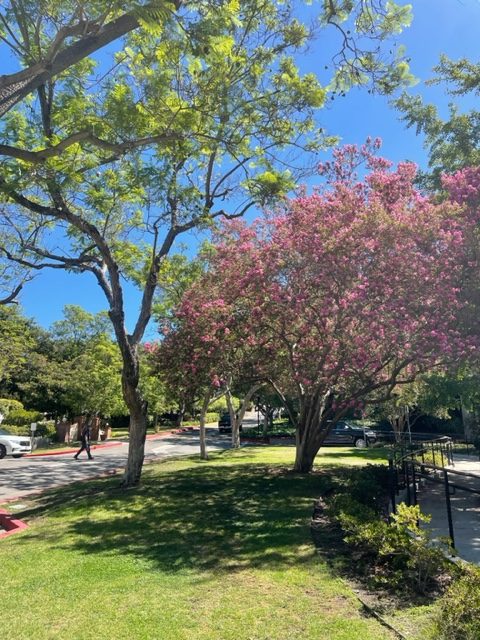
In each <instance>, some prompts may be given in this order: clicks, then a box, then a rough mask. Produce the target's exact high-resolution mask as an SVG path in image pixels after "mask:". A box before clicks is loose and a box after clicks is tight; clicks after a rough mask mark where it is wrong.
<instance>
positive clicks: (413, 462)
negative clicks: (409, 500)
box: [412, 459, 417, 505]
mask: <svg viewBox="0 0 480 640" xmlns="http://www.w3.org/2000/svg"><path fill="white" fill-rule="evenodd" d="M412 489H413V504H414V505H415V504H417V485H416V483H415V461H414V460H413V459H412Z"/></svg>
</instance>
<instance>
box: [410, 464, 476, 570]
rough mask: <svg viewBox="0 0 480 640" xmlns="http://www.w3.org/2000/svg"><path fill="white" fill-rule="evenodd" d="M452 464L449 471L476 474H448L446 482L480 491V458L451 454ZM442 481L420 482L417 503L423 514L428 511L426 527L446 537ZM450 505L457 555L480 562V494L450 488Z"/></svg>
mask: <svg viewBox="0 0 480 640" xmlns="http://www.w3.org/2000/svg"><path fill="white" fill-rule="evenodd" d="M454 463H455V464H454V466H450V467H448V468H449V469H451V470H452V471H461V472H466V473H469V474H473V475H474V476H475V477H473V478H466V477H462V476H455V475H454V474H453V473H451V474H449V476H448V478H449V482H450V483H454V484H458V485H462V486H466V487H469V488H471V489H475V490H478V491H480V461H479V460H478V457H476V456H458V455H456V456H455V457H454ZM439 480H442V482H441V483H438V484H437V483H434V482H431V481H428V480H427V481H422V485H421V488H420V491H419V492H418V503H419V505H420V508H421V510H422V512H423V513H427V514H430V515H431V516H432V520H431V522H430V524H429V525H427V526H428V528H429V529H430V531H431V532H432V534H433V536H434V537H435V538H438V537H440V536H448V520H447V508H446V501H445V488H444V484H443V477H439ZM450 504H451V507H452V520H453V533H454V537H455V547H456V550H457V553H458V555H459V556H460V557H461V558H463V560H467V561H468V562H473V563H475V564H478V565H480V495H479V494H475V493H470V492H468V491H462V490H460V489H454V488H453V487H451V489H450Z"/></svg>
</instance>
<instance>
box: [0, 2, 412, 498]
mask: <svg viewBox="0 0 480 640" xmlns="http://www.w3.org/2000/svg"><path fill="white" fill-rule="evenodd" d="M53 4H54V3H52V7H53ZM47 5H48V6H49V7H50V3H47ZM24 6H25V7H26V8H27V9H28V11H29V13H28V15H29V16H30V15H31V13H32V12H33V13H34V14H35V6H32V7H30V5H28V6H27V4H24ZM55 6H58V7H59V9H58V16H59V17H58V25H57V26H58V27H59V28H60V29H61V28H62V26H63V25H64V23H65V22H67V23H68V15H70V14H69V13H68V11H67V9H65V13H62V7H63V5H62V4H61V3H60V4H59V5H55ZM298 6H299V5H298V4H297V3H295V6H291V5H289V4H286V3H283V2H276V1H274V0H268V1H267V2H265V1H262V2H259V1H258V0H248V1H246V2H242V3H240V2H238V0H229V1H211V2H209V1H207V0H201V1H198V2H191V3H190V2H189V3H185V4H182V5H178V11H175V12H174V11H172V5H171V4H168V5H165V7H168V9H169V10H168V11H166V12H165V15H163V13H162V20H163V22H162V23H161V24H155V25H154V24H152V23H151V22H150V21H148V20H145V21H143V20H142V21H141V25H140V27H141V28H139V29H137V30H134V31H132V32H131V33H130V34H129V35H128V37H127V38H126V40H125V42H124V43H122V48H121V50H120V51H118V52H117V53H116V54H115V55H114V57H113V59H112V58H111V59H109V60H108V61H105V60H103V61H102V60H97V61H94V60H93V59H91V58H88V57H84V58H82V59H80V60H78V61H77V62H76V63H75V64H73V65H72V66H70V67H68V68H66V69H64V70H63V71H62V72H61V73H60V75H59V76H58V77H55V78H53V79H49V80H47V81H46V82H45V84H43V85H41V86H40V87H39V89H38V91H37V100H36V101H30V102H28V101H27V102H25V103H21V104H19V105H17V106H16V107H15V108H14V109H11V110H10V111H8V113H6V114H5V116H4V118H3V120H2V122H1V125H0V155H1V156H2V157H3V164H2V175H1V176H0V194H1V197H2V211H1V219H0V234H2V235H1V237H2V239H3V238H5V239H6V241H5V242H4V243H3V245H1V246H0V249H1V253H2V255H3V257H4V259H6V260H7V261H13V262H15V263H16V264H17V265H20V266H22V267H25V268H26V269H30V270H31V271H33V272H35V271H37V270H40V269H43V268H57V269H66V270H69V271H72V272H75V273H89V274H93V276H94V277H95V278H96V281H97V283H98V285H99V286H100V287H101V289H102V291H103V292H104V294H105V297H106V300H107V304H108V308H109V317H110V319H111V321H112V324H113V327H114V332H115V336H116V339H117V342H118V345H119V348H120V353H121V356H122V362H123V372H122V388H123V393H124V398H125V402H126V403H127V406H128V408H129V411H130V414H131V436H130V438H131V440H130V448H129V461H128V464H127V470H126V474H125V478H124V482H125V484H126V485H130V484H135V483H136V482H138V481H139V477H140V472H141V467H142V461H143V445H144V437H145V420H146V404H145V402H144V399H143V398H142V396H141V393H140V391H139V387H138V381H139V357H138V345H139V343H140V341H141V339H142V337H143V335H144V332H145V329H146V327H147V325H148V322H149V320H150V316H151V311H152V302H153V298H154V294H155V290H156V287H157V284H158V280H159V274H160V270H161V265H162V262H163V260H164V258H165V256H166V255H167V254H168V252H169V251H170V249H171V247H172V245H173V243H174V242H175V240H176V239H177V238H178V236H179V235H180V234H182V233H184V232H186V231H188V230H190V229H193V228H195V227H208V226H210V225H211V224H212V221H213V220H215V219H217V218H219V217H238V216H241V215H242V214H244V213H245V212H246V211H248V210H249V209H251V208H252V207H253V206H255V205H260V206H264V205H267V204H271V203H274V202H275V201H278V199H281V198H282V197H284V196H285V194H286V193H287V192H288V191H289V190H290V189H292V187H293V186H294V185H295V183H296V181H297V180H298V179H299V178H300V177H301V176H302V175H305V172H306V171H307V172H308V171H310V170H311V167H312V166H314V165H315V163H316V160H315V154H316V153H317V152H318V151H319V150H320V149H322V148H324V147H325V146H326V145H329V144H331V143H332V142H333V138H330V137H329V136H328V135H327V134H326V133H325V132H324V131H323V130H322V129H321V127H320V126H319V124H318V120H317V118H316V112H317V111H318V110H319V109H320V108H322V107H323V106H324V105H325V102H326V99H327V95H328V94H329V92H332V91H334V92H344V91H346V90H347V89H348V88H349V87H351V86H353V85H364V84H368V85H371V86H376V87H378V88H379V89H380V90H382V91H386V92H388V91H390V90H391V89H392V88H393V87H394V86H397V85H398V84H403V83H406V82H407V83H408V81H409V79H410V76H409V72H408V64H407V62H406V61H405V60H404V58H403V54H402V52H401V51H400V52H399V51H398V50H392V56H390V57H389V56H388V54H387V56H385V55H384V50H383V46H382V43H383V42H384V41H385V40H386V39H387V38H388V36H389V35H391V34H392V33H396V32H398V31H399V30H400V29H401V28H402V26H403V25H405V24H407V23H408V21H409V10H408V7H401V6H399V5H396V4H395V3H392V2H383V1H380V0H369V1H368V2H363V1H362V2H356V3H352V2H348V3H346V2H340V1H339V2H336V1H332V2H328V3H320V5H319V7H318V16H317V18H318V19H317V21H316V27H315V30H316V31H318V32H319V33H320V32H321V31H322V30H324V29H333V30H334V31H336V32H338V34H339V45H338V56H337V57H336V58H335V60H334V64H333V65H331V74H330V78H329V80H328V81H327V83H321V82H320V81H319V79H318V78H317V77H316V76H315V75H314V74H311V73H308V74H302V73H301V71H300V69H299V68H298V65H297V62H296V57H297V56H298V54H299V53H300V52H301V50H302V48H303V47H304V46H305V44H306V43H308V42H309V41H310V40H311V38H312V36H313V35H314V33H312V30H311V29H310V28H309V27H307V26H305V25H304V24H302V23H301V21H300V20H299V18H298V16H297V13H296V9H298ZM109 7H111V8H112V11H114V13H115V11H118V10H120V9H119V5H118V3H112V4H111V5H109ZM68 9H70V4H69V5H68ZM137 9H138V7H137ZM55 11H57V10H55ZM55 11H54V9H53V8H52V12H53V13H52V15H54V16H56V15H57V13H55ZM89 11H90V9H89ZM91 11H92V15H94V14H95V15H97V16H98V14H97V13H95V12H98V6H97V3H92V8H91ZM67 14H68V15H67ZM115 15H116V14H115ZM47 18H48V20H50V18H51V16H50V14H47ZM48 20H47V22H44V21H41V22H40V27H41V28H42V29H43V28H44V26H45V28H46V29H47V32H48V29H50V26H48V25H50V22H52V21H50V22H48ZM37 22H38V21H37ZM53 23H55V20H53V22H52V24H53ZM35 24H36V22H35V20H33V21H32V25H35ZM55 24H56V23H55ZM54 26H55V25H54ZM15 29H16V28H15ZM18 29H20V26H19V27H18ZM10 37H11V34H10ZM42 38H43V36H42V37H41V38H40V40H41V41H42ZM50 41H51V37H50V38H49V37H48V33H47V36H46V42H47V43H48V42H50ZM22 46H23V47H24V48H25V47H26V48H27V54H28V52H30V54H29V55H31V57H32V59H33V60H36V59H37V58H38V43H37V41H36V40H35V39H32V38H24V40H22ZM42 51H45V47H44V48H43V49H42ZM17 54H18V56H19V59H21V60H22V61H23V59H24V55H25V52H24V51H23V49H22V51H19V52H17ZM35 56H37V58H36V57H35ZM305 154H307V155H305ZM308 157H310V160H307V158H308ZM309 165H310V166H309ZM124 278H126V279H129V280H131V281H132V282H134V283H135V284H136V285H137V286H138V287H139V288H140V290H141V291H142V302H141V305H140V309H139V313H138V317H137V320H136V322H135V326H134V327H133V329H131V330H128V329H127V327H126V326H125V312H124V291H123V284H122V281H123V279H124Z"/></svg>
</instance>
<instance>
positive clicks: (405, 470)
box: [403, 458, 412, 506]
mask: <svg viewBox="0 0 480 640" xmlns="http://www.w3.org/2000/svg"><path fill="white" fill-rule="evenodd" d="M403 469H404V475H405V484H406V487H407V504H408V506H410V505H411V504H412V497H411V494H410V477H409V473H408V460H407V459H406V458H405V460H404V462H403Z"/></svg>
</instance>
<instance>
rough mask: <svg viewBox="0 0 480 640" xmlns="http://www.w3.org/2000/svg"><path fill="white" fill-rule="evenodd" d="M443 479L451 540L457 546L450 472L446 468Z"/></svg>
mask: <svg viewBox="0 0 480 640" xmlns="http://www.w3.org/2000/svg"><path fill="white" fill-rule="evenodd" d="M443 481H444V485H445V505H446V507H447V518H448V531H449V534H450V540H451V541H452V547H453V548H455V538H454V535H453V519H452V505H451V503H450V489H449V486H448V472H447V470H446V469H444V470H443Z"/></svg>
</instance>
